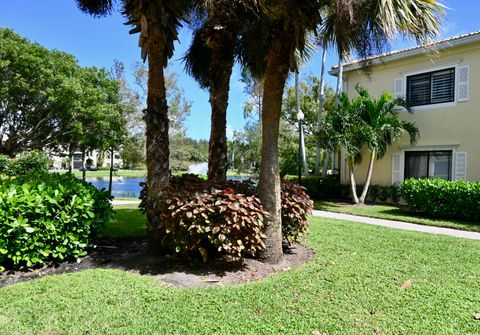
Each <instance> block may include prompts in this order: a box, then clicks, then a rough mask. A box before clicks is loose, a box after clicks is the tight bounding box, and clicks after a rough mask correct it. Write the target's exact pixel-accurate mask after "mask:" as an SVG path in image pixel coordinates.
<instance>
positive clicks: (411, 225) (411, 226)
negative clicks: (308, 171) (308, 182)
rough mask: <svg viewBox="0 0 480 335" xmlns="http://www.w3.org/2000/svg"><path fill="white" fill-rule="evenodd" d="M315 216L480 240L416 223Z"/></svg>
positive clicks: (477, 236) (467, 233)
mask: <svg viewBox="0 0 480 335" xmlns="http://www.w3.org/2000/svg"><path fill="white" fill-rule="evenodd" d="M313 216H316V217H322V218H328V219H338V220H346V221H353V222H358V223H365V224H370V225H374V226H382V227H388V228H394V229H402V230H410V231H418V232H422V233H429V234H438V235H447V236H454V237H460V238H466V239H470V240H480V233H476V232H470V231H463V230H456V229H451V228H441V227H432V226H424V225H419V224H415V223H407V222H401V221H393V220H384V219H374V218H369V217H365V216H357V215H350V214H343V213H333V212H326V211H318V210H314V211H313Z"/></svg>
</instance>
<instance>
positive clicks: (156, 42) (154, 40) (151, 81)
mask: <svg viewBox="0 0 480 335" xmlns="http://www.w3.org/2000/svg"><path fill="white" fill-rule="evenodd" d="M76 2H77V4H78V6H79V8H80V9H81V10H82V11H84V12H86V13H88V14H91V15H94V16H104V15H108V14H109V13H111V12H112V10H113V9H114V3H115V1H113V0H76ZM121 3H122V13H123V14H124V16H125V17H126V18H127V20H128V22H127V23H128V24H129V25H131V26H133V29H132V30H131V31H130V33H140V41H139V45H140V48H141V56H142V58H143V60H146V58H147V57H148V71H149V78H148V94H147V109H146V113H145V122H146V126H147V170H148V173H147V187H148V197H147V199H148V200H147V208H146V213H147V218H148V222H149V234H150V239H151V242H152V245H155V243H156V241H157V240H158V233H157V231H158V229H157V227H158V225H159V224H160V222H159V217H158V215H156V211H155V209H156V208H157V207H158V206H160V199H161V197H162V193H163V190H164V189H165V187H166V186H167V185H168V183H169V177H170V169H169V149H168V146H169V141H168V128H169V123H168V106H167V99H166V90H165V79H164V68H165V67H166V66H167V63H168V60H169V59H170V58H171V57H172V55H173V51H174V42H175V40H177V30H178V28H179V27H180V26H181V23H180V20H181V19H182V17H183V16H184V15H185V13H186V12H187V11H188V9H189V8H190V6H192V3H193V1H188V0H175V1H165V0H164V1H149V0H123V1H122V2H121Z"/></svg>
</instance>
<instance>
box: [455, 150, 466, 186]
mask: <svg viewBox="0 0 480 335" xmlns="http://www.w3.org/2000/svg"><path fill="white" fill-rule="evenodd" d="M455 180H467V153H466V152H457V153H456V154H455Z"/></svg>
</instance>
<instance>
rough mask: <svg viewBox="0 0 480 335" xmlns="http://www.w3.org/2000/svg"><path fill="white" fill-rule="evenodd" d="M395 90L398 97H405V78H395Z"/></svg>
mask: <svg viewBox="0 0 480 335" xmlns="http://www.w3.org/2000/svg"><path fill="white" fill-rule="evenodd" d="M393 92H394V94H395V96H396V97H397V98H405V92H404V91H403V78H397V79H395V81H394V83H393Z"/></svg>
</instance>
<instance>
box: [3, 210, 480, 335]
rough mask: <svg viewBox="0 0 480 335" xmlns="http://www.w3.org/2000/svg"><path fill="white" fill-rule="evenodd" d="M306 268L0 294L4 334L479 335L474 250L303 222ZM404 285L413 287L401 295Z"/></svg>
mask: <svg viewBox="0 0 480 335" xmlns="http://www.w3.org/2000/svg"><path fill="white" fill-rule="evenodd" d="M306 243H307V244H308V245H309V246H310V247H312V248H314V250H315V252H316V255H315V256H314V259H313V260H311V261H310V262H308V263H307V264H305V265H303V266H301V267H299V268H296V269H293V270H291V271H288V272H283V273H278V274H275V275H273V276H271V277H269V278H267V279H266V280H263V281H259V282H255V283H251V284H245V285H239V286H232V287H224V288H212V289H175V288H167V287H165V286H163V285H161V284H159V283H157V282H155V280H154V279H152V278H149V277H148V276H144V277H142V276H139V275H136V274H133V273H128V272H123V271H119V270H89V271H84V272H79V273H75V274H69V275H61V276H53V277H46V278H43V279H40V280H35V281H30V282H26V283H21V284H17V285H13V286H11V287H6V288H3V289H0V299H1V301H2V307H1V309H0V329H1V333H2V334H5V335H8V334H16V335H17V334H85V333H91V334H256V335H260V334H312V331H314V330H318V332H319V333H320V334H322V333H328V334H372V333H373V334H478V333H479V332H480V321H476V320H474V317H473V316H474V314H475V313H476V312H479V309H480V298H479V296H478V292H479V290H480V280H479V278H480V268H479V267H478V254H479V252H480V243H479V242H477V241H469V240H463V239H455V238H450V237H443V236H435V235H428V234H421V233H413V232H403V231H398V230H392V229H387V228H381V227H372V226H368V225H359V224H355V223H349V222H344V221H335V220H321V219H312V225H311V234H310V235H309V236H308V237H307V239H306ZM407 280H411V282H412V286H411V287H409V288H406V289H402V288H401V286H402V284H403V283H404V282H405V281H407Z"/></svg>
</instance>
